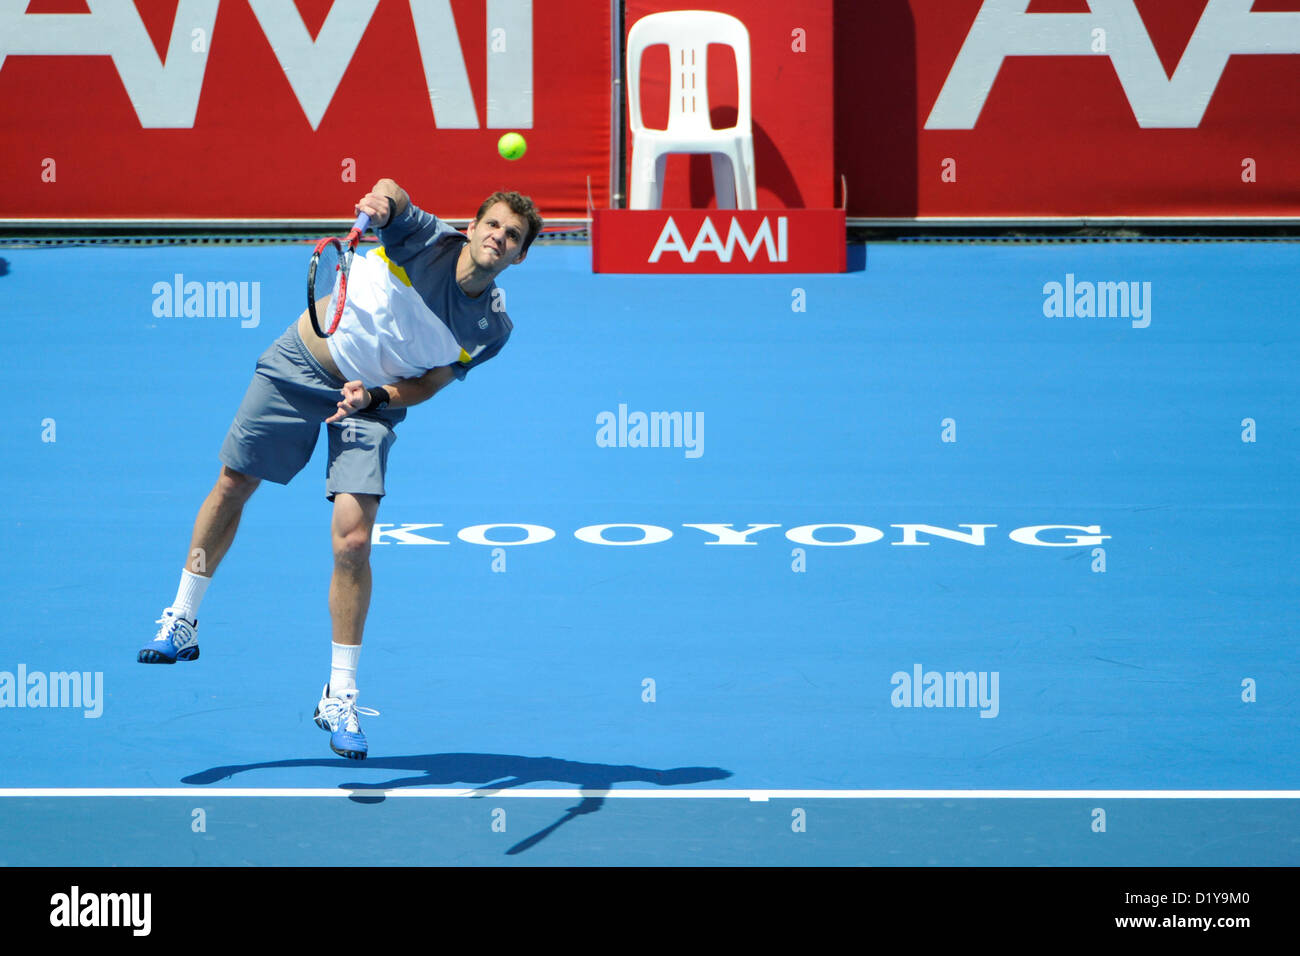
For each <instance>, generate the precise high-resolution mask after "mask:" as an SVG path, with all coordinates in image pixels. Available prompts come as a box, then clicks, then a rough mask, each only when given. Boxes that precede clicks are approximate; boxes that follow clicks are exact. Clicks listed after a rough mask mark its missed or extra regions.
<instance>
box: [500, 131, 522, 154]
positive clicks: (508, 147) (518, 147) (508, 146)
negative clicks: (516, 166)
mask: <svg viewBox="0 0 1300 956" xmlns="http://www.w3.org/2000/svg"><path fill="white" fill-rule="evenodd" d="M526 149H528V144H527V143H526V142H524V138H523V137H522V136H520V135H519V134H518V133H506V134H505V135H504V136H502V137H501V138H500V139H499V140H497V152H498V153H500V154H501V155H502V156H504V157H505V158H506V159H518V158H519V157H521V156H523V155H524V151H525V150H526Z"/></svg>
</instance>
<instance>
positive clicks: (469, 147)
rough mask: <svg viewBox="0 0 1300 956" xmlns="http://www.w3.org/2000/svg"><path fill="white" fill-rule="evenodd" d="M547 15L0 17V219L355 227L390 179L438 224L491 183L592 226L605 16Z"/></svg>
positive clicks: (602, 140)
mask: <svg viewBox="0 0 1300 956" xmlns="http://www.w3.org/2000/svg"><path fill="white" fill-rule="evenodd" d="M545 7H546V5H544V4H538V5H537V9H536V10H534V4H533V3H532V2H531V0H409V2H408V0H348V2H332V0H296V2H295V3H287V2H284V0H219V2H218V0H136V2H135V3H132V2H131V0H122V2H114V3H97V4H95V5H94V12H93V13H92V12H90V7H89V6H88V5H87V3H86V2H85V0H31V2H30V3H28V4H24V3H21V2H8V3H4V4H0V218H20V217H39V218H65V217H66V218H108V219H111V218H135V217H139V218H159V219H167V218H220V219H226V218H249V219H309V218H333V219H339V220H344V219H351V218H352V212H351V210H352V206H353V203H354V202H355V201H356V199H357V198H359V196H360V195H361V194H362V193H363V192H364V191H365V190H367V189H368V188H369V187H370V185H371V184H373V183H374V181H375V180H376V179H379V178H381V177H384V176H389V177H392V178H393V179H395V180H397V182H399V183H400V184H402V185H403V186H405V187H406V188H407V190H408V191H409V192H410V193H411V196H412V198H413V199H414V200H415V201H416V202H417V203H418V204H419V205H421V206H422V207H424V208H427V209H429V210H431V211H434V212H436V213H437V214H438V215H440V216H443V217H444V218H451V219H454V218H469V217H471V216H472V215H473V214H474V212H475V211H476V210H477V208H478V204H479V202H480V201H481V200H482V198H484V197H485V196H487V195H488V194H489V193H491V192H493V191H494V190H497V189H517V190H519V191H520V192H524V193H527V194H529V195H531V196H532V197H533V199H534V200H535V201H536V202H537V204H538V206H539V208H540V210H541V212H542V214H543V216H546V217H548V218H552V219H554V218H580V217H583V216H585V215H586V206H587V192H586V188H587V187H586V177H587V176H588V175H590V176H591V181H592V189H593V192H595V193H596V194H597V201H598V202H600V203H601V204H602V205H603V204H605V202H606V200H605V196H606V186H607V183H608V179H609V113H610V109H609V97H610V81H609V76H610V53H609V40H608V37H609V4H608V2H606V0H565V3H564V15H563V16H554V15H550V14H551V13H553V11H551V12H550V13H548V11H547V10H546V9H545ZM508 130H514V131H517V132H520V133H522V134H523V135H524V137H525V138H526V140H527V152H526V154H525V155H524V157H523V158H522V159H519V160H516V161H513V162H511V161H507V160H505V159H503V158H501V157H500V156H499V155H498V153H497V148H496V145H497V140H498V138H499V137H500V136H501V135H502V133H504V132H506V131H508Z"/></svg>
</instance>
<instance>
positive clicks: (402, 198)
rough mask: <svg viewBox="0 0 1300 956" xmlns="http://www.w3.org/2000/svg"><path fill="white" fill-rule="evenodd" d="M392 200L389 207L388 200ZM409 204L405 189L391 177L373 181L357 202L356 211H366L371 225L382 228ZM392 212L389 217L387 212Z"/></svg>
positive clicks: (409, 200) (409, 199) (409, 198)
mask: <svg viewBox="0 0 1300 956" xmlns="http://www.w3.org/2000/svg"><path fill="white" fill-rule="evenodd" d="M390 199H391V200H392V201H393V206H392V209H391V210H390V209H389V206H388V200H390ZM410 204H411V197H410V196H408V195H407V194H406V190H405V189H403V188H402V187H401V186H399V185H397V183H395V182H393V181H392V180H391V179H381V180H379V182H377V183H375V185H374V187H373V188H372V189H371V190H370V192H369V193H368V194H367V195H366V196H364V197H363V198H362V200H361V202H359V203H357V211H358V212H364V213H368V214H369V215H370V222H371V225H372V226H373V227H374V228H375V229H382V228H383V227H384V226H387V225H388V224H389V223H390V222H391V221H392V219H393V218H396V217H397V216H400V215H401V214H402V213H403V212H405V211H406V207H407V206H409V205H410ZM390 212H391V213H392V216H391V217H390V215H389V213H390Z"/></svg>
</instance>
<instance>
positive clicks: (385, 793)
mask: <svg viewBox="0 0 1300 956" xmlns="http://www.w3.org/2000/svg"><path fill="white" fill-rule="evenodd" d="M353 796H358V797H426V798H427V797H523V798H534V799H538V798H547V797H550V798H556V797H559V798H563V799H570V800H571V799H575V798H582V797H609V798H611V799H655V800H719V799H733V800H742V799H743V800H751V801H754V802H758V803H761V802H766V801H768V800H1300V790H734V789H733V790H685V789H673V790H585V789H575V788H569V789H561V790H541V789H523V788H511V789H504V790H502V789H495V788H492V787H487V788H484V789H471V790H463V789H455V788H445V787H444V788H439V787H401V788H397V789H394V790H381V789H374V790H371V789H364V788H363V789H357V790H346V789H342V788H339V787H314V788H306V787H297V788H293V787H290V788H274V787H267V788H254V787H204V786H195V787H148V788H136V787H11V788H0V797H190V798H193V797H353Z"/></svg>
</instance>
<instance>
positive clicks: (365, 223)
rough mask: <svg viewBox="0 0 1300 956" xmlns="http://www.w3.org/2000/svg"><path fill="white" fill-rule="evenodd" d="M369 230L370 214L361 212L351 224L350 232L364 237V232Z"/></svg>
mask: <svg viewBox="0 0 1300 956" xmlns="http://www.w3.org/2000/svg"><path fill="white" fill-rule="evenodd" d="M369 228H370V213H368V212H363V213H362V214H361V215H359V216H357V221H356V222H354V223H353V224H352V231H353V232H355V233H356V234H357V235H359V236H363V235H365V232H366V230H367V229H369Z"/></svg>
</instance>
